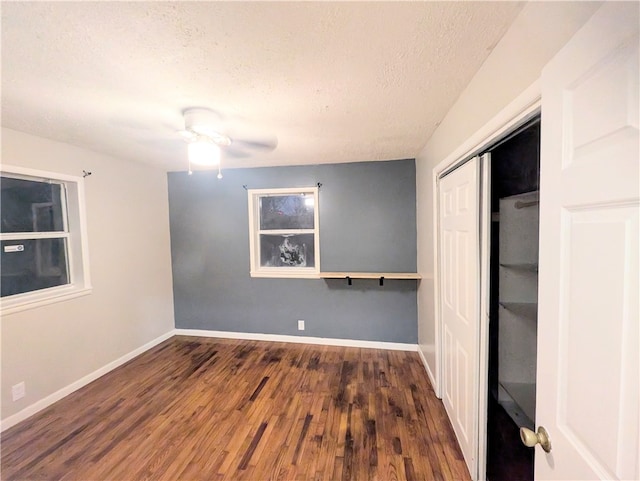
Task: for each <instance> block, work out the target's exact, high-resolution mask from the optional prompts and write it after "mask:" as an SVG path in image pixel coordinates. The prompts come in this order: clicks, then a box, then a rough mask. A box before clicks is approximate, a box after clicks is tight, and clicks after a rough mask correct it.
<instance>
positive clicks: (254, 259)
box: [248, 187, 320, 279]
mask: <svg viewBox="0 0 640 481" xmlns="http://www.w3.org/2000/svg"><path fill="white" fill-rule="evenodd" d="M291 194H300V195H309V194H312V195H313V199H314V209H313V215H314V218H313V227H314V228H313V229H283V230H266V231H261V230H260V198H262V197H269V196H286V195H291ZM248 198H249V251H250V262H251V265H250V274H251V277H276V278H307V279H317V278H319V277H320V222H319V219H320V216H319V210H320V209H319V204H318V187H295V188H286V189H248ZM311 233H313V242H314V261H315V262H314V267H263V266H261V265H260V234H274V235H278V234H311Z"/></svg>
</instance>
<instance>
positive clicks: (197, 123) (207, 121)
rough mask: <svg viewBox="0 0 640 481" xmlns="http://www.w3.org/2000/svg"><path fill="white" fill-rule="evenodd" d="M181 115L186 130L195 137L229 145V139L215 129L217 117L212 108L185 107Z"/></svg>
mask: <svg viewBox="0 0 640 481" xmlns="http://www.w3.org/2000/svg"><path fill="white" fill-rule="evenodd" d="M183 116H184V127H185V130H187V131H188V132H192V133H193V134H195V135H196V136H197V137H205V138H206V139H208V140H210V141H211V142H213V143H215V144H217V145H220V146H226V145H231V139H230V138H229V137H228V136H227V135H225V134H223V133H221V132H218V131H217V130H216V121H217V120H218V118H217V115H216V113H215V112H213V111H212V110H209V109H205V108H200V107H194V108H190V109H186V110H185V111H184V112H183Z"/></svg>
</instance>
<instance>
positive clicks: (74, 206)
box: [0, 165, 90, 314]
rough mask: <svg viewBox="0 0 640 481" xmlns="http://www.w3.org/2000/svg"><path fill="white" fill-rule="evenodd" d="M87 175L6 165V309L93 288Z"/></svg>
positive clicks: (1, 226) (1, 227)
mask: <svg viewBox="0 0 640 481" xmlns="http://www.w3.org/2000/svg"><path fill="white" fill-rule="evenodd" d="M82 182H83V179H82V178H80V177H72V176H64V175H57V174H52V173H48V172H42V171H36V170H32V169H24V168H20V167H9V166H6V165H4V166H3V168H2V172H1V175H0V196H1V197H0V200H1V202H2V205H1V207H2V208H1V213H0V259H1V263H2V270H1V283H0V291H1V296H0V297H1V299H2V302H1V306H2V313H3V314H5V313H9V312H13V311H19V310H23V309H25V308H28V307H31V306H35V305H41V304H43V303H48V302H52V301H54V300H62V299H64V298H69V297H75V296H77V295H80V294H84V293H88V292H89V291H90V282H89V271H88V249H87V242H86V227H85V216H84V190H83V184H82Z"/></svg>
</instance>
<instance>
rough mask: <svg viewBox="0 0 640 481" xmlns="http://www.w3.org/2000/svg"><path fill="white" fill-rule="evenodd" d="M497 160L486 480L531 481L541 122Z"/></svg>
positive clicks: (496, 151)
mask: <svg viewBox="0 0 640 481" xmlns="http://www.w3.org/2000/svg"><path fill="white" fill-rule="evenodd" d="M487 151H488V152H490V154H491V161H490V162H491V231H490V261H489V276H490V282H489V372H488V384H489V385H488V402H487V459H486V461H487V462H486V466H487V471H486V475H487V479H488V480H489V481H507V480H508V481H517V480H522V481H529V480H533V475H534V474H533V473H534V453H535V451H534V450H533V449H530V448H527V447H525V446H524V445H523V444H522V442H521V440H520V433H519V430H520V427H527V428H529V429H532V430H533V429H534V421H535V409H536V404H535V401H536V344H537V342H536V341H537V315H538V310H537V299H538V217H539V208H538V202H539V194H538V192H539V173H540V117H539V116H538V117H537V118H535V119H533V120H531V121H530V122H528V123H527V124H525V125H524V126H522V127H521V128H519V129H518V130H517V131H515V132H513V133H512V134H510V135H508V136H507V137H506V138H503V139H501V140H500V141H499V142H497V143H496V144H494V145H493V146H492V147H490V148H489V149H488V150H487Z"/></svg>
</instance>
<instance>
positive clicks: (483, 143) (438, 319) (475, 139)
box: [432, 80, 541, 480]
mask: <svg viewBox="0 0 640 481" xmlns="http://www.w3.org/2000/svg"><path fill="white" fill-rule="evenodd" d="M540 110H541V90H540V81H539V80H537V81H536V82H534V83H533V84H532V85H530V86H529V87H528V88H527V89H525V90H524V91H523V92H522V93H521V94H520V95H519V96H518V97H517V98H516V99H515V100H513V101H512V102H510V103H509V104H508V105H507V106H506V107H505V108H503V109H502V110H501V111H500V112H498V114H497V115H495V116H494V117H493V118H492V119H491V120H490V121H489V122H487V123H486V124H485V125H484V126H483V127H481V128H480V129H479V130H478V131H476V133H475V134H473V135H472V136H471V137H469V139H468V140H467V141H466V142H464V143H463V144H462V145H461V146H460V147H459V148H458V149H456V150H455V151H453V152H452V153H451V154H450V155H449V156H448V157H446V158H445V159H444V160H443V161H441V162H440V163H438V164H437V165H436V166H435V167H434V168H433V170H432V195H433V197H432V205H433V219H434V229H433V245H434V251H433V265H434V275H433V287H434V319H435V340H436V342H435V355H436V356H435V357H436V369H435V373H434V376H435V385H434V391H435V393H436V396H437V397H438V398H440V399H442V379H443V373H442V369H443V364H444V363H443V358H442V356H443V348H442V346H443V340H442V315H441V309H440V308H441V306H440V304H441V303H440V295H441V289H440V282H441V280H442V275H441V272H440V271H441V269H440V250H441V247H440V241H439V238H440V223H439V209H440V206H439V198H440V179H441V178H442V177H444V176H445V175H446V174H448V173H449V172H451V171H453V170H455V169H456V168H457V167H460V166H461V165H462V164H464V163H465V162H467V161H469V160H470V159H472V158H473V157H475V156H476V155H479V154H480V153H482V151H483V150H486V149H487V148H488V147H489V146H490V145H491V144H493V143H495V142H497V141H498V140H500V138H502V137H505V136H506V135H508V134H509V133H511V132H512V131H514V130H516V129H518V128H519V127H521V126H522V125H524V124H525V123H527V122H528V121H529V120H531V119H532V118H534V117H535V116H537V115H539V114H540ZM480 169H481V170H480V172H481V178H480V185H479V186H478V187H479V188H480V189H481V192H482V188H484V189H485V190H486V188H487V186H488V185H489V184H488V182H489V180H490V179H487V178H483V177H486V176H487V175H488V172H489V170H488V169H487V168H486V166H483V165H480ZM479 200H480V199H479ZM482 207H483V206H482V205H480V206H479V208H480V219H481V223H482V222H483V216H482V214H483V212H482V211H483V210H484V209H483V208H482ZM489 222H490V219H489ZM478 228H480V226H478ZM480 234H481V237H480V239H481V245H480V259H478V261H479V263H480V267H481V270H480V279H479V285H478V289H479V295H480V309H481V312H480V326H479V333H478V335H479V340H480V346H479V359H478V369H479V370H478V372H477V375H478V410H477V415H476V417H475V424H474V431H475V435H477V436H478V443H477V445H478V453H477V463H476V466H477V472H476V473H470V474H471V478H472V479H474V480H484V479H486V455H487V452H486V451H487V443H486V440H487V399H486V397H487V395H488V369H489V329H488V328H489V326H488V313H484V314H483V313H482V310H484V309H485V308H486V306H488V305H489V299H488V295H489V285H488V282H489V274H488V272H484V271H483V269H482V268H484V269H486V268H487V267H488V262H489V255H490V252H489V251H490V245H489V243H488V242H483V241H482V235H483V233H482V232H480Z"/></svg>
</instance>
